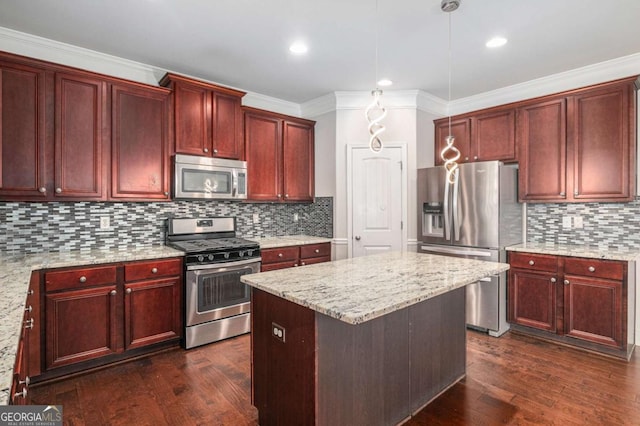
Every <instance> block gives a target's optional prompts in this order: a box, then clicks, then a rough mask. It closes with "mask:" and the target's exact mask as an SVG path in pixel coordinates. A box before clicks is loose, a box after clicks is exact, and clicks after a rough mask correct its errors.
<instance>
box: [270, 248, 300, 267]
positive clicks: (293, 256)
mask: <svg viewBox="0 0 640 426" xmlns="http://www.w3.org/2000/svg"><path fill="white" fill-rule="evenodd" d="M299 252H300V249H299V247H298V246H291V247H278V248H272V249H264V250H262V252H261V256H262V263H263V264H265V263H276V262H284V261H287V260H297V259H298V253H299Z"/></svg>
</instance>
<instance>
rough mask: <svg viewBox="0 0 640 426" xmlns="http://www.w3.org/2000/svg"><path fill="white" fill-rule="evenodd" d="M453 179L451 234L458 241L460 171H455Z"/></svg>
mask: <svg viewBox="0 0 640 426" xmlns="http://www.w3.org/2000/svg"><path fill="white" fill-rule="evenodd" d="M453 173H454V174H455V176H454V178H453V221H452V222H453V232H454V236H453V238H454V240H455V241H460V215H459V212H458V197H459V195H460V184H459V182H460V169H456V170H455V171H454V172H453Z"/></svg>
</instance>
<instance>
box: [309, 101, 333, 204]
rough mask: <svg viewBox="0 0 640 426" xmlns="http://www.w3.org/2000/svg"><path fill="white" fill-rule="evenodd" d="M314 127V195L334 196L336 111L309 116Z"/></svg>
mask: <svg viewBox="0 0 640 426" xmlns="http://www.w3.org/2000/svg"><path fill="white" fill-rule="evenodd" d="M311 119H312V120H315V121H316V127H315V176H316V178H315V183H316V197H335V192H336V150H335V146H336V112H335V111H330V112H327V113H325V114H322V115H320V116H317V117H313V118H311Z"/></svg>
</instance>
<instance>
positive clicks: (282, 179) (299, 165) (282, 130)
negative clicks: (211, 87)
mask: <svg viewBox="0 0 640 426" xmlns="http://www.w3.org/2000/svg"><path fill="white" fill-rule="evenodd" d="M244 123H245V152H246V158H247V169H248V199H249V200H253V201H274V202H294V201H307V202H311V201H313V198H314V194H315V192H314V188H315V181H314V125H315V122H314V121H311V120H304V119H300V118H295V117H289V116H285V115H281V114H276V113H272V112H269V111H263V110H258V109H255V108H245V109H244Z"/></svg>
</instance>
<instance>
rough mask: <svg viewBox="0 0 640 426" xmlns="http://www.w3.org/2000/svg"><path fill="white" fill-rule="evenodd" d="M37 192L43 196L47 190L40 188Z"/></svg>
mask: <svg viewBox="0 0 640 426" xmlns="http://www.w3.org/2000/svg"><path fill="white" fill-rule="evenodd" d="M38 192H39V193H41V194H44V193H45V192H47V188H45V187H44V186H41V187H40V188H38Z"/></svg>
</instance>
